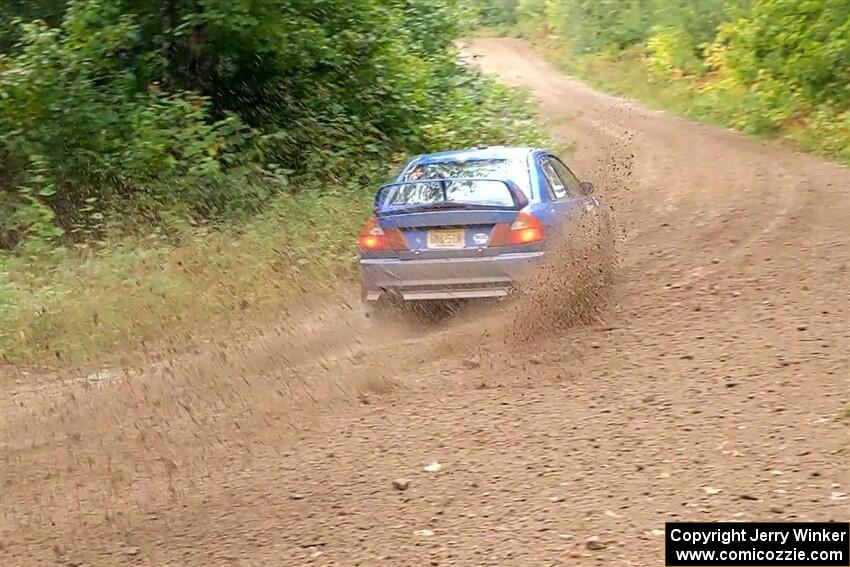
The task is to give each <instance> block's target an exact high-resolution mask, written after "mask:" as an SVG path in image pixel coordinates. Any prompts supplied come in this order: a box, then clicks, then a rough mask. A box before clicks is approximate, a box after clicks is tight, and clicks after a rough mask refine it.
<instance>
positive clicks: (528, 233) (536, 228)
mask: <svg viewBox="0 0 850 567" xmlns="http://www.w3.org/2000/svg"><path fill="white" fill-rule="evenodd" d="M541 240H543V225H542V224H541V223H540V221H539V220H537V218H535V217H534V216H533V215H530V214H528V213H517V216H516V219H514V222H513V223H512V224H507V223H503V224H497V225H496V226H495V227H494V228H493V236H492V237H491V238H490V246H515V245H518V244H532V243H534V242H540V241H541Z"/></svg>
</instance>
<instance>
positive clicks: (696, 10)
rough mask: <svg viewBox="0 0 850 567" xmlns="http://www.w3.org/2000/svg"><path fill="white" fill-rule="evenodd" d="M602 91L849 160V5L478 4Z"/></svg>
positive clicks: (673, 1) (669, 1) (831, 1)
mask: <svg viewBox="0 0 850 567" xmlns="http://www.w3.org/2000/svg"><path fill="white" fill-rule="evenodd" d="M478 4H479V9H480V12H481V14H482V18H481V21H482V22H483V24H484V25H485V30H487V31H489V32H491V33H494V32H495V33H498V34H503V35H522V36H524V37H526V38H528V39H530V40H532V41H533V42H534V44H535V45H536V46H537V47H538V48H540V49H541V50H542V51H543V52H544V53H545V54H546V55H547V56H548V57H549V58H550V60H552V61H553V62H555V63H556V64H558V65H559V66H560V67H562V68H563V69H565V70H566V71H567V72H569V73H571V74H573V75H575V76H578V77H581V78H583V79H585V80H587V81H589V82H590V83H591V84H593V85H594V86H596V87H598V88H602V89H604V90H608V91H610V92H614V93H616V94H620V95H624V96H628V97H632V98H636V99H639V100H641V101H643V102H645V103H647V104H649V105H651V106H654V107H657V108H663V109H668V110H671V111H673V112H675V113H678V114H681V115H684V116H687V117H689V118H692V119H696V120H700V121H705V122H710V123H715V124H720V125H723V126H727V127H731V128H734V129H737V130H740V131H743V132H745V133H747V134H750V135H753V136H757V137H762V138H768V139H781V140H784V141H787V142H789V143H791V144H793V145H795V146H796V147H798V148H800V149H802V150H806V151H810V152H813V153H818V154H821V155H824V156H827V157H831V158H833V159H836V160H838V161H841V162H843V163H845V164H850V2H840V1H836V0H805V1H800V0H701V1H699V2H693V1H691V0H479V1H478Z"/></svg>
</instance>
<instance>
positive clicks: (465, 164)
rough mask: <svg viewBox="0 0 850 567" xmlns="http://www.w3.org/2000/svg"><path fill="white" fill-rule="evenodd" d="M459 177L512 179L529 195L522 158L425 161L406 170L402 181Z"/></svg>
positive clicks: (527, 177) (526, 172) (528, 183)
mask: <svg viewBox="0 0 850 567" xmlns="http://www.w3.org/2000/svg"><path fill="white" fill-rule="evenodd" d="M461 177H465V178H477V179H481V178H488V179H504V180H509V181H513V182H514V183H516V184H517V185H518V186H519V188H520V189H522V191H523V193H525V194H526V196H528V197H530V196H531V189H530V186H531V182H530V177H529V173H528V164H527V163H526V161H525V160H524V159H477V160H467V161H446V162H439V163H426V164H422V165H417V166H416V167H414V168H412V169H411V170H410V171H408V172H407V174H406V175H405V176H404V179H403V181H415V180H418V179H423V180H425V179H457V178H461Z"/></svg>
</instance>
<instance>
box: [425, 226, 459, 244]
mask: <svg viewBox="0 0 850 567" xmlns="http://www.w3.org/2000/svg"><path fill="white" fill-rule="evenodd" d="M463 240H464V232H463V230H429V231H428V248H463Z"/></svg>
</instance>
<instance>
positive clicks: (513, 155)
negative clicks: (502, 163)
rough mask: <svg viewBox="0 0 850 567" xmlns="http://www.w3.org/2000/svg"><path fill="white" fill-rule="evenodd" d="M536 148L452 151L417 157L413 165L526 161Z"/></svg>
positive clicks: (487, 147) (490, 147)
mask: <svg viewBox="0 0 850 567" xmlns="http://www.w3.org/2000/svg"><path fill="white" fill-rule="evenodd" d="M533 151H535V148H528V147H514V146H485V147H479V148H468V149H465V150H451V151H447V152H437V153H434V154H425V155H421V156H417V157H416V158H414V159H413V161H412V162H411V164H412V163H416V164H417V165H426V164H429V163H445V162H450V161H474V160H482V159H525V158H526V157H528V154H530V153H531V152H533Z"/></svg>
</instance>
